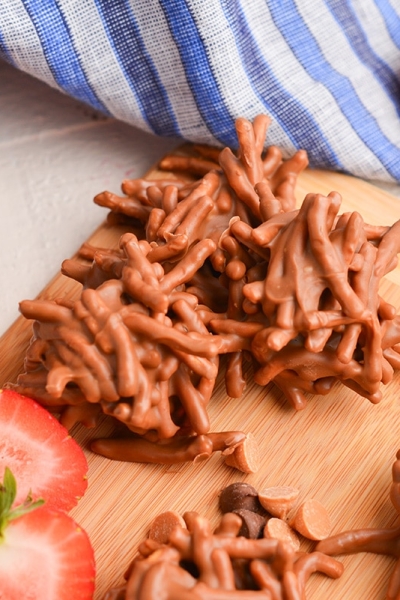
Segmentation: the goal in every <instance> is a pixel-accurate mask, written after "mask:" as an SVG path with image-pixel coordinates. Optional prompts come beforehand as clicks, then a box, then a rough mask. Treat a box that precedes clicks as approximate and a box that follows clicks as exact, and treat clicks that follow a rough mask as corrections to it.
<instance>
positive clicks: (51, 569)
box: [0, 507, 95, 600]
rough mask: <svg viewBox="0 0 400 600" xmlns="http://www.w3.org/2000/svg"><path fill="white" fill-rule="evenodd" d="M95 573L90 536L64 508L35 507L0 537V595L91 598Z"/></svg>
mask: <svg viewBox="0 0 400 600" xmlns="http://www.w3.org/2000/svg"><path fill="white" fill-rule="evenodd" d="M94 579H95V564H94V555H93V549H92V547H91V544H90V541H89V538H88V536H87V534H86V533H85V531H84V530H83V529H81V528H80V527H79V525H77V524H76V523H75V521H74V520H73V519H72V518H71V517H70V516H69V515H67V514H66V513H65V512H63V511H53V510H49V509H48V508H46V507H41V508H37V509H35V510H34V511H32V512H30V513H28V514H25V515H24V516H22V517H20V518H18V519H16V520H15V521H11V522H10V523H9V524H8V525H7V527H6V529H5V531H4V533H3V538H1V537H0V600H22V599H23V600H39V599H40V600H64V599H65V600H90V599H91V598H92V597H93V593H94Z"/></svg>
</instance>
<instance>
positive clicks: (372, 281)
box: [17, 115, 400, 471]
mask: <svg viewBox="0 0 400 600" xmlns="http://www.w3.org/2000/svg"><path fill="white" fill-rule="evenodd" d="M268 123H269V121H268V119H267V117H265V116H262V115H261V116H259V117H257V118H256V119H255V120H254V122H253V123H250V122H249V121H247V120H245V119H238V120H237V123H236V128H237V135H238V141H239V151H238V153H237V154H236V155H235V154H234V153H233V152H232V151H231V150H229V149H228V148H225V149H224V150H222V151H221V152H218V151H216V150H215V149H210V148H207V147H202V146H199V147H196V148H195V153H194V154H196V155H193V156H191V157H188V156H179V155H177V156H171V157H167V158H166V159H165V161H163V162H162V164H161V167H162V168H164V169H168V170H169V171H171V172H172V173H173V174H172V175H166V176H165V178H161V179H156V180H147V179H138V180H133V181H125V182H124V183H123V186H122V188H123V192H124V195H123V196H117V195H115V194H112V193H110V192H103V193H101V194H99V195H98V196H97V197H96V198H95V201H96V202H97V203H98V204H100V205H101V206H105V207H108V208H109V209H110V210H111V213H110V216H109V220H110V222H113V223H115V222H119V223H123V224H124V225H125V226H126V231H127V232H126V233H124V235H122V237H121V239H120V243H119V248H118V249H116V250H108V249H99V248H91V247H90V246H87V245H86V246H84V247H83V248H82V250H81V253H80V257H79V258H78V259H76V260H68V261H65V262H64V264H63V272H64V273H65V274H66V275H68V276H70V277H72V278H74V279H76V280H78V281H79V282H81V283H82V286H83V289H82V293H81V296H80V298H79V299H78V300H76V301H74V302H68V301H64V300H62V299H61V300H53V301H51V300H35V301H23V302H22V303H21V312H22V314H23V315H24V316H25V317H26V318H29V319H34V320H35V323H34V326H33V339H32V343H31V345H30V348H29V350H28V353H27V357H26V361H25V373H24V374H22V375H21V376H20V377H19V379H18V384H17V390H18V391H19V392H21V393H24V394H27V395H30V396H33V397H34V398H36V399H37V400H39V401H40V402H41V403H43V404H44V405H46V406H49V407H51V408H52V409H53V410H56V411H60V412H61V419H62V421H63V423H64V424H66V425H67V426H70V425H71V424H73V423H74V422H76V421H82V422H83V423H86V424H91V423H93V422H94V421H95V420H96V417H97V415H98V414H99V413H106V414H107V415H112V416H113V417H114V418H115V419H117V420H118V421H120V422H122V423H123V424H124V425H125V426H126V430H127V432H129V436H127V437H128V439H124V440H120V439H118V440H111V439H110V440H100V441H99V442H95V444H94V446H93V449H94V450H95V451H97V452H99V453H101V454H104V455H106V456H108V457H109V458H116V459H123V460H132V461H152V462H175V461H182V460H195V459H196V460H200V459H203V458H207V457H208V456H209V455H210V454H211V453H212V452H213V451H215V450H217V451H222V452H223V453H224V454H225V455H227V456H228V457H230V460H231V461H232V460H233V458H234V457H235V455H240V453H242V454H243V446H244V444H247V446H251V440H249V437H248V436H246V435H245V434H244V433H242V432H237V431H234V432H217V433H210V430H211V429H212V423H210V420H209V416H208V411H207V405H208V403H209V401H210V398H211V395H212V392H213V388H214V384H215V380H216V376H217V373H218V371H219V368H220V359H221V356H222V355H224V357H225V358H224V361H221V362H223V363H224V365H225V373H226V375H225V380H226V391H227V394H228V396H231V397H239V396H241V395H242V393H243V391H244V388H245V385H246V381H245V377H244V369H243V364H244V361H250V362H252V364H253V368H254V371H253V372H254V380H255V381H256V382H257V383H258V384H260V385H262V386H265V385H267V384H268V383H270V382H273V383H274V384H275V385H276V386H278V387H279V388H280V389H281V390H282V391H283V393H284V395H285V397H286V398H287V400H288V401H289V402H290V404H291V405H292V406H293V407H294V408H295V409H301V408H304V406H305V404H306V396H307V395H308V394H326V393H328V392H329V390H330V389H331V388H332V386H333V385H334V384H335V383H336V382H337V381H340V382H341V383H342V384H343V385H345V386H347V387H349V388H351V389H352V390H354V391H355V392H357V393H358V394H359V395H361V396H363V397H365V398H368V399H369V400H370V401H371V402H379V400H380V398H381V391H380V386H381V384H382V383H383V384H387V383H388V382H389V381H390V380H391V379H392V376H393V371H394V369H396V368H399V367H400V318H399V316H398V315H397V313H396V309H395V308H394V307H393V306H392V305H391V304H389V303H388V302H387V301H385V300H384V299H383V298H382V297H381V295H380V291H379V286H380V282H381V280H382V277H383V276H384V275H385V274H386V273H387V272H389V271H390V270H392V269H393V268H395V266H396V265H397V254H398V252H399V249H400V222H397V223H395V224H394V225H393V226H391V227H387V226H380V227H376V226H371V225H368V224H366V223H365V222H364V221H363V219H362V217H361V216H360V214H358V213H357V212H352V213H342V214H341V213H340V205H341V197H340V195H339V194H338V193H335V192H332V193H330V194H329V195H328V196H323V195H321V194H316V193H310V194H307V196H306V197H305V199H304V201H303V202H302V204H301V206H300V208H296V199H295V186H296V179H297V176H298V174H299V173H300V172H301V171H302V170H303V169H304V168H305V167H306V165H307V156H306V154H305V152H304V151H299V152H297V153H296V154H295V155H294V156H293V157H292V158H290V159H288V160H283V158H282V155H281V153H280V151H279V150H278V149H277V148H275V147H269V148H267V150H264V145H265V138H266V133H267V128H268ZM266 410H267V409H266ZM251 453H252V456H253V464H252V465H249V464H247V466H244V467H242V468H243V470H245V471H246V470H247V471H252V470H255V469H256V463H257V458H256V450H255V449H254V448H253V450H251V449H250V450H249V449H248V452H247V454H248V455H250V454H251ZM250 462H251V461H250Z"/></svg>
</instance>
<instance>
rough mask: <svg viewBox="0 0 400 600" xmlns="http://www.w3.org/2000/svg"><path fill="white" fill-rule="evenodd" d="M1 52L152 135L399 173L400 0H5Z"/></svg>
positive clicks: (394, 177)
mask: <svg viewBox="0 0 400 600" xmlns="http://www.w3.org/2000/svg"><path fill="white" fill-rule="evenodd" d="M0 57H2V58H4V59H5V60H7V61H9V62H10V63H12V64H13V65H15V66H16V67H18V68H20V69H22V70H24V71H26V72H28V73H30V74H31V75H33V76H35V77H37V78H39V79H41V80H43V81H45V82H47V83H48V84H49V85H51V86H53V87H55V88H58V89H59V90H62V91H64V92H66V93H67V94H69V95H71V96H73V97H74V98H77V99H79V100H82V101H83V102H86V103H88V104H89V105H91V106H92V107H95V108H96V109H99V110H101V111H103V112H104V113H105V114H108V115H112V116H114V117H116V118H118V119H122V120H123V121H126V122H128V123H131V124H133V125H135V126H137V127H139V128H141V129H143V130H146V131H149V132H152V133H154V134H156V135H160V136H174V137H178V138H183V139H186V140H189V141H195V142H203V143H211V144H218V145H229V146H231V147H235V145H236V136H235V129H234V121H235V119H236V118H237V117H239V116H244V117H247V118H248V119H253V118H254V117H255V116H256V115H257V114H261V113H265V114H268V115H269V116H270V117H271V119H272V124H271V126H270V129H269V132H268V138H267V144H268V145H271V144H275V145H278V146H279V147H280V148H282V149H283V152H284V155H285V156H289V155H291V154H292V153H293V152H294V151H295V150H296V149H298V148H305V149H306V150H307V152H308V154H309V158H310V163H311V165H312V166H314V167H320V168H328V169H334V170H340V171H345V172H348V173H352V174H354V175H357V176H360V177H364V178H370V179H380V180H382V181H400V1H399V0H0Z"/></svg>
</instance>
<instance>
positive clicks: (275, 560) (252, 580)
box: [105, 483, 343, 600]
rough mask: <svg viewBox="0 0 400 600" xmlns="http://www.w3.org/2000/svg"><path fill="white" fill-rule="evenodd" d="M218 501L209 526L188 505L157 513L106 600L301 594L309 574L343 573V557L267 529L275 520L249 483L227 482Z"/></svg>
mask: <svg viewBox="0 0 400 600" xmlns="http://www.w3.org/2000/svg"><path fill="white" fill-rule="evenodd" d="M257 503H258V505H257ZM243 507H245V508H243ZM220 508H221V511H222V512H223V515H222V517H221V519H220V521H219V524H218V526H217V527H216V528H215V529H213V528H212V525H211V523H210V521H209V520H208V519H206V518H204V517H202V516H200V515H199V514H198V513H194V512H187V513H185V514H184V515H183V517H181V516H180V515H179V514H178V513H175V512H173V511H171V512H166V513H162V514H160V515H158V516H157V517H156V518H155V519H154V521H153V523H152V524H151V527H150V531H149V536H148V538H147V539H146V540H145V541H144V542H142V543H141V544H140V546H139V550H138V554H137V555H136V557H135V558H134V560H133V562H132V564H131V565H130V567H129V569H128V572H127V573H126V575H125V579H126V585H123V586H121V587H119V588H114V589H111V590H110V591H109V592H108V593H107V594H106V596H105V600H127V599H128V598H130V599H132V600H139V599H142V598H143V599H146V600H156V599H157V600H158V599H159V598H165V600H169V599H171V600H200V599H201V600H216V599H217V598H221V599H222V598H224V600H228V599H230V598H232V599H233V598H242V599H243V600H250V599H254V600H256V599H257V598H260V599H261V598H264V599H265V600H305V598H306V583H307V581H308V579H309V578H310V576H311V575H312V574H313V573H316V572H319V573H322V574H325V575H327V576H329V577H331V578H334V579H336V578H338V577H340V575H341V574H342V573H343V565H342V563H340V562H338V561H337V560H335V559H333V558H331V557H330V556H328V555H327V554H324V553H323V552H319V551H311V552H304V551H299V549H298V547H297V548H296V547H295V546H294V545H293V543H292V541H291V540H288V539H284V537H282V536H281V535H278V536H277V537H274V535H270V533H269V529H268V527H267V524H268V523H269V522H270V521H274V520H276V519H274V518H271V516H270V515H268V514H267V513H266V512H265V511H264V512H263V511H262V506H261V504H260V503H259V502H258V498H257V492H256V490H254V488H252V486H250V485H248V484H245V483H236V484H232V485H231V486H228V488H225V490H223V491H222V494H221V497H220ZM311 520H312V521H315V520H318V515H313V517H312V519H311ZM282 522H284V521H282ZM287 527H288V526H287ZM288 528H289V527H288Z"/></svg>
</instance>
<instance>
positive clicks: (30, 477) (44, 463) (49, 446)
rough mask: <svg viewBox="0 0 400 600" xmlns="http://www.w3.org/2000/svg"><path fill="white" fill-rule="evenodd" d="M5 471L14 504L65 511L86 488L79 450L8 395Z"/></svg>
mask: <svg viewBox="0 0 400 600" xmlns="http://www.w3.org/2000/svg"><path fill="white" fill-rule="evenodd" d="M5 467H9V468H10V469H11V471H12V472H13V474H14V475H15V478H16V479H17V481H18V493H17V497H16V502H17V503H20V502H22V501H23V500H24V499H25V498H26V496H27V495H28V493H29V492H31V495H32V497H33V499H35V498H39V497H43V498H44V499H45V500H46V506H47V508H57V509H62V510H65V511H69V510H71V508H73V507H74V506H75V505H76V504H77V502H78V500H79V498H80V497H81V496H83V494H84V493H85V491H86V488H87V471H88V465H87V461H86V457H85V455H84V453H83V451H82V449H81V447H80V446H79V445H78V444H77V442H76V441H75V440H74V439H73V438H72V437H71V436H70V434H69V433H68V431H67V430H66V429H65V427H63V426H62V425H60V423H59V422H58V421H57V419H56V418H55V417H54V416H53V415H51V414H50V413H49V412H48V411H47V410H46V409H45V408H43V407H42V406H40V404H38V403H37V402H35V401H34V400H32V399H31V398H27V397H25V396H21V395H20V394H17V393H16V392H13V391H11V390H0V474H1V473H3V472H4V469H5ZM1 598H2V597H1V595H0V599H1Z"/></svg>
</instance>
